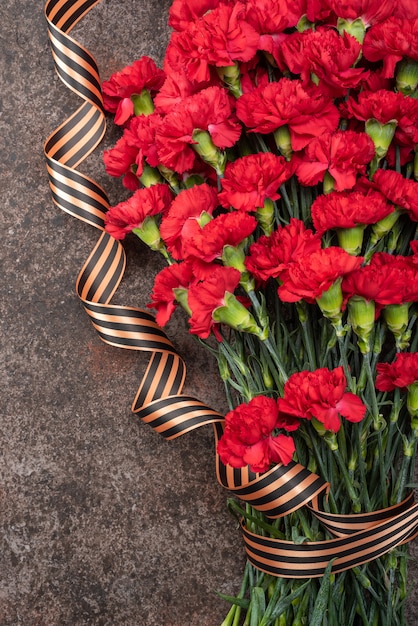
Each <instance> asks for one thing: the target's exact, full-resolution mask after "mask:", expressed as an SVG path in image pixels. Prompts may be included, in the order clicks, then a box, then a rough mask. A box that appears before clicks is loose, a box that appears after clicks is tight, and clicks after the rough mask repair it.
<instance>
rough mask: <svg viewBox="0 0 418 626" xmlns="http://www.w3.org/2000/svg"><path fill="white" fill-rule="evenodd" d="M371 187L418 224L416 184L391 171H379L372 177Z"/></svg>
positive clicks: (417, 190) (417, 187)
mask: <svg viewBox="0 0 418 626" xmlns="http://www.w3.org/2000/svg"><path fill="white" fill-rule="evenodd" d="M373 186H374V187H375V188H377V189H379V191H380V192H381V193H382V194H383V195H384V196H386V198H387V199H388V200H390V201H391V202H393V204H395V205H396V206H397V207H400V208H401V209H404V210H405V211H407V212H408V215H409V217H410V219H411V220H413V221H414V222H418V183H416V182H415V181H413V180H411V179H409V178H404V177H403V176H402V174H399V173H398V172H394V171H393V170H382V169H379V170H377V172H376V173H375V175H374V176H373Z"/></svg>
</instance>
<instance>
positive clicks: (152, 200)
mask: <svg viewBox="0 0 418 626" xmlns="http://www.w3.org/2000/svg"><path fill="white" fill-rule="evenodd" d="M172 199H173V195H172V193H171V191H170V189H169V187H168V185H165V184H157V185H152V187H144V188H142V189H138V190H137V191H136V192H135V193H134V194H133V196H131V197H130V198H129V199H128V200H126V201H124V202H120V203H119V204H117V205H116V206H112V207H110V209H109V210H108V212H107V213H106V217H105V228H106V232H108V233H109V235H112V237H114V238H115V239H124V237H125V235H126V234H127V233H130V232H131V231H132V230H134V228H140V227H141V225H142V223H143V222H144V220H145V218H146V217H148V216H152V215H160V214H161V215H162V214H164V213H166V212H167V211H168V207H169V206H170V204H171V201H172Z"/></svg>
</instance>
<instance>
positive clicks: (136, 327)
mask: <svg viewBox="0 0 418 626" xmlns="http://www.w3.org/2000/svg"><path fill="white" fill-rule="evenodd" d="M99 1H100V0H48V2H46V5H45V16H46V20H47V24H48V31H49V36H50V41H51V48H52V55H53V58H54V61H55V67H56V70H57V72H58V75H59V77H60V78H61V80H62V81H63V82H64V83H65V85H67V87H68V88H69V89H71V90H73V91H74V92H75V93H77V94H78V95H79V96H80V98H81V99H82V100H83V103H82V105H81V106H80V107H79V108H78V109H77V111H75V113H73V114H72V115H71V116H70V117H69V118H68V119H67V120H66V121H65V122H63V123H62V124H61V125H60V126H59V127H58V128H57V129H56V130H55V131H54V132H53V133H52V134H51V136H50V137H49V138H48V139H47V141H46V143H45V157H46V161H47V169H48V173H49V180H50V187H51V192H52V197H53V201H54V203H55V204H56V206H58V207H59V208H60V209H62V210H63V211H66V212H67V213H69V214H70V215H73V216H74V217H76V218H77V219H80V220H82V221H84V222H86V223H88V224H90V225H91V226H94V227H95V228H97V229H98V230H99V231H100V236H99V239H98V241H97V243H96V245H95V246H94V249H93V251H92V252H91V254H90V256H89V258H88V259H87V261H86V263H85V265H84V267H83V268H82V270H81V272H80V274H79V276H78V278H77V283H76V290H77V293H78V295H79V297H80V300H81V301H82V303H83V306H84V308H85V310H86V312H87V314H88V315H89V317H90V319H91V321H92V323H93V326H94V327H95V329H96V330H97V332H98V333H99V336H100V338H101V339H102V340H103V341H105V342H106V343H108V344H110V345H113V346H117V347H121V348H125V349H129V350H140V351H146V352H149V353H150V355H151V357H150V362H149V365H148V368H147V370H146V373H145V376H144V378H143V380H142V382H141V385H140V387H139V389H138V392H137V394H136V397H135V400H134V402H133V405H132V410H133V412H134V413H136V414H138V416H139V417H140V418H141V419H142V420H143V421H144V422H146V423H147V424H149V425H150V426H152V427H153V428H154V430H155V431H157V432H159V433H160V434H162V435H163V436H164V437H165V438H166V439H175V438H176V437H179V436H180V435H182V434H184V433H186V432H188V431H190V430H193V429H195V428H198V427H200V426H202V425H204V424H212V425H213V428H214V433H215V441H216V442H217V441H218V439H219V437H220V436H221V435H222V432H223V427H224V418H223V416H222V415H221V414H220V413H218V412H217V411H214V410H213V409H211V408H210V407H208V406H206V405H205V404H203V403H202V402H200V400H197V399H195V398H193V397H189V396H185V395H182V393H181V392H182V388H183V385H184V380H185V375H186V369H185V365H184V362H183V360H182V359H181V357H180V356H179V355H178V353H177V351H176V350H175V348H174V347H173V345H172V343H171V342H170V340H169V339H168V338H167V337H166V335H165V333H164V332H163V331H162V330H161V328H159V326H158V325H157V324H156V322H155V320H154V318H153V317H152V315H150V314H149V313H148V312H147V311H143V310H141V309H137V308H133V307H127V306H119V305H115V304H111V303H110V301H111V299H112V297H113V295H114V293H115V291H116V290H117V288H118V285H119V283H120V281H121V279H122V276H123V274H124V270H125V264H126V259H125V253H124V250H123V247H122V245H121V244H120V242H119V241H117V240H115V239H113V238H112V237H111V236H110V235H108V234H107V233H106V232H105V230H104V216H105V213H106V211H107V209H108V207H109V202H108V199H107V196H106V193H105V192H104V190H103V189H102V188H101V187H100V186H99V185H98V184H97V183H96V182H95V181H93V180H92V179H91V178H89V177H87V176H84V175H83V174H81V173H80V172H78V171H77V170H76V168H77V166H78V165H79V164H80V163H81V162H82V161H83V160H84V159H85V158H86V157H87V156H88V155H89V154H90V153H91V152H92V151H93V150H94V149H95V148H96V147H97V146H98V144H99V143H100V141H101V139H102V137H103V135H104V133H105V130H106V120H105V114H104V111H103V102H102V95H101V89H100V78H99V72H98V68H97V65H96V62H95V60H94V58H93V57H92V56H91V54H90V53H89V52H88V51H87V50H86V49H85V48H83V47H82V46H81V45H80V44H79V43H78V42H76V41H75V40H74V39H73V38H72V37H71V36H70V35H69V33H70V31H71V29H72V28H73V27H74V26H75V24H77V22H78V21H79V20H80V19H81V18H82V17H83V16H84V15H85V14H86V13H87V12H88V11H90V9H91V8H92V7H93V6H94V5H96V4H97V3H98V2H99ZM216 471H217V476H218V480H219V482H220V483H221V484H222V485H223V486H224V487H226V488H227V489H229V490H231V491H232V492H233V493H234V494H235V495H236V496H237V497H239V498H240V499H241V500H244V501H246V502H248V503H250V504H251V505H252V506H253V507H254V508H256V509H258V510H260V511H263V512H264V513H265V514H266V516H267V517H270V518H279V517H283V516H285V515H288V514H289V513H291V512H293V511H295V510H297V509H298V508H300V507H302V506H308V507H309V508H310V510H311V512H312V513H313V514H314V515H316V516H317V518H318V519H319V520H320V521H321V522H322V524H323V525H324V527H325V528H326V529H327V530H328V532H329V533H330V534H331V535H333V536H334V537H335V538H334V539H330V540H327V541H321V542H308V543H303V544H298V545H297V544H294V543H292V542H289V541H281V540H278V539H270V538H268V537H264V536H262V535H259V534H256V533H254V532H251V531H250V530H249V528H247V527H246V526H245V524H242V530H243V536H244V542H245V547H246V551H247V555H248V559H249V560H250V562H251V563H252V564H253V565H254V566H255V567H257V568H259V569H260V570H262V571H266V572H268V573H270V574H273V575H274V576H283V577H291V578H310V577H316V576H322V575H323V573H324V571H325V568H326V566H327V564H328V563H329V561H330V560H331V559H334V558H335V557H336V559H335V561H334V564H333V569H332V571H333V572H340V571H343V570H346V569H349V568H352V567H354V566H357V565H360V564H362V563H365V562H367V561H370V560H372V559H375V558H377V557H379V556H381V555H382V554H384V553H385V552H388V551H389V550H391V549H392V548H393V547H395V546H397V545H399V544H401V543H403V542H405V541H408V540H410V539H411V538H412V537H413V536H415V534H416V533H417V530H418V505H417V504H414V499H413V496H412V494H411V495H410V496H409V497H408V498H407V499H406V500H405V501H404V502H402V503H400V504H398V505H396V506H394V507H389V508H387V509H384V510H382V511H375V512H372V513H367V514H359V515H332V514H329V513H326V512H324V511H322V510H321V506H320V504H319V502H320V499H321V497H326V494H327V491H328V488H329V485H328V484H327V483H326V482H325V481H324V480H323V479H322V478H321V477H319V476H317V475H316V474H313V473H312V472H309V471H308V470H307V469H306V468H305V467H303V466H302V465H300V464H298V463H294V462H291V463H290V464H289V465H287V466H286V467H284V466H276V467H274V468H272V469H271V470H270V471H268V472H266V473H265V474H262V475H259V474H254V473H253V472H251V471H250V470H249V468H242V469H234V468H231V467H228V466H225V465H224V464H223V463H222V462H221V460H220V458H219V457H218V456H217V455H216Z"/></svg>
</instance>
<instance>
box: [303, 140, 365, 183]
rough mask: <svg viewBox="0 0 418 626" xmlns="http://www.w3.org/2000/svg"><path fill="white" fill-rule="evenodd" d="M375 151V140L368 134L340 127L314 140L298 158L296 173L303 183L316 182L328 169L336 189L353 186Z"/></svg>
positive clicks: (322, 177) (321, 178) (320, 179)
mask: <svg viewBox="0 0 418 626" xmlns="http://www.w3.org/2000/svg"><path fill="white" fill-rule="evenodd" d="M374 154H375V148H374V144H373V141H372V140H371V139H370V137H369V136H368V135H367V134H366V133H355V132H353V131H350V130H346V131H342V130H337V131H335V132H334V133H327V134H324V135H322V136H321V137H317V138H315V139H313V140H312V141H311V142H310V143H309V144H308V145H307V146H306V148H305V150H304V152H303V153H302V154H301V155H300V156H299V158H298V160H297V167H296V174H297V177H298V178H299V180H300V182H301V183H302V184H303V185H316V184H317V183H319V182H320V181H322V180H323V179H324V175H325V172H326V171H328V172H329V173H330V174H331V176H332V177H333V178H334V180H335V190H336V191H344V190H345V189H352V188H353V187H354V185H355V184H356V177H357V175H358V174H364V173H365V172H366V166H367V164H368V163H370V162H371V160H372V159H373V157H374Z"/></svg>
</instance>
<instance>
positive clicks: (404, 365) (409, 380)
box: [376, 352, 418, 391]
mask: <svg viewBox="0 0 418 626" xmlns="http://www.w3.org/2000/svg"><path fill="white" fill-rule="evenodd" d="M376 371H377V376H376V389H378V390H379V391H393V389H395V388H396V387H399V388H400V389H405V388H406V387H409V385H413V384H414V383H415V382H417V381H418V352H399V353H398V354H397V355H396V357H395V360H394V361H393V362H392V363H378V364H377V365H376Z"/></svg>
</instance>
